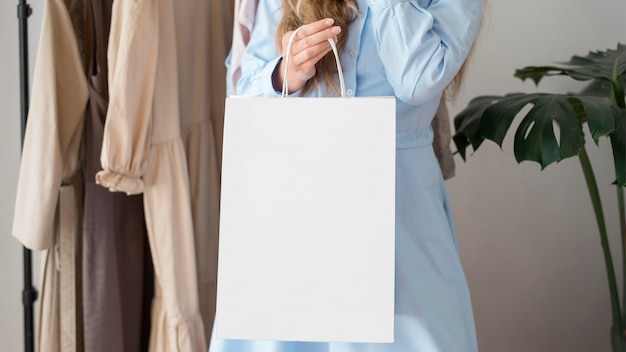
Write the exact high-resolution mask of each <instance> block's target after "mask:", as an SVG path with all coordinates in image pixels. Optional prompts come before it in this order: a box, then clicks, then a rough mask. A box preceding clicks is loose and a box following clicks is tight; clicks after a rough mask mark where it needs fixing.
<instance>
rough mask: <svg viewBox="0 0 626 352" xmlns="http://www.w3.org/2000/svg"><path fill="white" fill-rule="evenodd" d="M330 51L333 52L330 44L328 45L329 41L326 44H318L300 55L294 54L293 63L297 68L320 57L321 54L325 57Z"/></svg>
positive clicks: (292, 55)
mask: <svg viewBox="0 0 626 352" xmlns="http://www.w3.org/2000/svg"><path fill="white" fill-rule="evenodd" d="M330 50H331V46H330V44H329V43H328V41H324V42H321V43H318V44H317V45H314V46H312V47H309V48H307V49H306V50H303V51H300V52H299V53H292V54H291V62H292V63H293V64H294V65H295V66H299V65H302V64H304V63H305V62H307V61H309V60H311V59H314V58H317V57H320V54H321V56H322V57H323V56H324V55H325V54H326V53H328V52H329V51H330ZM320 58H321V57H320ZM318 60H319V59H318ZM316 62H317V61H316Z"/></svg>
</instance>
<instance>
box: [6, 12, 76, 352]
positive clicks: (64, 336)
mask: <svg viewBox="0 0 626 352" xmlns="http://www.w3.org/2000/svg"><path fill="white" fill-rule="evenodd" d="M80 1H82V0H75V1H62V0H48V1H47V2H46V5H45V9H44V14H43V24H42V30H41V38H40V42H39V51H38V54H37V62H36V64H35V70H34V76H33V90H32V100H31V105H30V112H29V121H28V126H27V128H26V135H25V139H24V149H23V153H22V162H21V167H20V176H19V180H18V186H17V199H16V205H15V217H14V220H13V232H12V234H13V236H15V237H16V238H17V239H18V240H19V241H20V242H22V244H24V246H26V247H28V248H30V249H33V250H45V252H44V256H43V265H44V268H43V270H42V285H41V304H40V312H39V324H38V334H37V336H38V338H37V346H38V350H39V351H41V352H46V351H53V352H56V351H63V352H66V351H70V352H73V351H82V331H81V326H82V323H81V321H80V319H81V317H82V312H81V311H80V308H81V305H82V304H81V301H80V299H81V294H80V288H81V283H80V278H81V272H80V263H81V260H80V248H81V242H80V224H81V221H82V214H81V211H82V188H83V182H82V177H81V173H80V163H79V149H80V141H81V138H82V129H83V114H84V111H85V105H86V102H87V95H88V91H87V82H86V78H85V73H84V69H83V64H82V62H81V54H80V50H79V42H82V38H80V37H78V38H77V36H76V32H77V31H76V28H74V26H73V24H74V25H75V26H78V27H80V26H81V23H84V18H83V17H81V16H82V14H83V13H82V11H81V9H84V6H82V5H81V3H80ZM70 10H71V13H72V15H74V16H78V17H81V18H83V19H80V18H78V19H76V18H72V17H71V16H70ZM73 19H74V21H72V20H73Z"/></svg>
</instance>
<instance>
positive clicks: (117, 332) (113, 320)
mask: <svg viewBox="0 0 626 352" xmlns="http://www.w3.org/2000/svg"><path fill="white" fill-rule="evenodd" d="M112 5H113V0H89V1H88V7H89V10H90V13H91V18H92V31H91V32H92V35H93V37H92V38H93V39H92V41H91V52H92V55H91V60H90V63H89V72H88V73H89V76H88V77H89V103H88V109H87V112H86V116H85V130H84V136H85V138H84V142H83V144H84V153H83V154H84V158H83V159H84V161H83V171H84V178H85V199H84V219H83V233H82V234H83V254H84V255H83V258H82V259H83V302H84V308H83V314H84V319H83V321H84V331H85V333H84V335H85V337H84V341H85V352H100V351H102V352H104V351H118V352H140V351H147V350H148V342H149V331H150V308H149V306H150V303H151V301H152V298H151V296H152V295H153V294H152V291H153V290H154V283H153V280H152V276H153V275H152V273H151V272H152V270H153V269H152V264H151V259H150V249H149V246H148V240H147V236H148V235H147V230H146V226H145V221H144V213H143V200H142V197H141V196H140V195H135V196H127V195H125V194H123V193H113V192H109V191H108V190H107V189H105V188H103V187H101V186H99V185H96V183H95V175H96V172H98V171H99V170H100V152H101V146H102V138H103V132H104V123H105V118H106V112H107V106H108V99H109V87H108V80H107V74H108V70H107V46H108V41H109V30H110V25H111V10H112ZM146 264H147V265H146ZM145 296H147V297H145ZM144 298H145V299H147V300H148V302H147V304H144Z"/></svg>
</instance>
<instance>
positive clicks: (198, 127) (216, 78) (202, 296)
mask: <svg viewBox="0 0 626 352" xmlns="http://www.w3.org/2000/svg"><path fill="white" fill-rule="evenodd" d="M230 11H232V1H199V0H179V1H177V2H176V6H175V9H174V12H175V16H176V17H175V20H176V23H175V27H176V47H177V51H176V54H177V63H178V71H177V72H178V97H179V101H180V104H179V107H180V119H181V130H182V139H183V144H184V149H185V155H186V157H187V166H188V175H189V186H190V193H191V195H192V198H191V211H192V213H191V215H192V220H193V228H194V234H195V246H196V259H197V270H198V289H199V292H198V297H199V300H200V312H201V314H202V318H203V321H204V327H205V335H206V336H207V338H209V337H210V334H211V329H212V326H213V320H214V317H215V295H216V287H217V286H216V284H217V241H218V225H219V197H220V195H219V190H220V173H221V172H220V170H221V169H220V165H221V163H220V160H221V146H222V131H223V126H224V122H223V120H224V99H225V97H226V91H225V86H226V82H225V79H226V78H225V76H226V70H225V67H224V59H225V57H226V51H227V43H228V41H227V40H228V39H229V38H228V36H227V35H226V33H229V32H230V25H231V17H232V13H231V12H230ZM225 13H228V14H229V15H228V16H225V15H224V14H225Z"/></svg>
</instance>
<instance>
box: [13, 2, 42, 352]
mask: <svg viewBox="0 0 626 352" xmlns="http://www.w3.org/2000/svg"><path fill="white" fill-rule="evenodd" d="M32 12H33V11H32V9H31V7H30V5H28V4H27V3H26V0H19V4H18V5H17V17H18V19H19V33H20V96H21V113H22V114H21V132H22V138H21V141H22V142H21V143H22V146H24V134H25V132H26V119H27V116H28V104H29V102H28V100H29V99H28V94H29V89H28V72H29V71H28V17H29V16H30V15H31V14H32ZM32 272H33V270H32V258H31V251H30V250H29V249H28V248H26V247H24V290H23V291H22V304H23V305H24V350H25V351H26V352H34V351H35V343H34V341H35V339H34V335H35V334H34V331H35V329H34V319H33V305H34V303H35V301H36V300H37V295H38V293H37V290H36V289H35V288H34V287H33V284H32V282H33V278H32Z"/></svg>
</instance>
